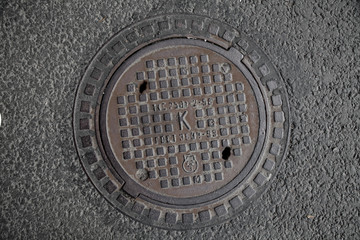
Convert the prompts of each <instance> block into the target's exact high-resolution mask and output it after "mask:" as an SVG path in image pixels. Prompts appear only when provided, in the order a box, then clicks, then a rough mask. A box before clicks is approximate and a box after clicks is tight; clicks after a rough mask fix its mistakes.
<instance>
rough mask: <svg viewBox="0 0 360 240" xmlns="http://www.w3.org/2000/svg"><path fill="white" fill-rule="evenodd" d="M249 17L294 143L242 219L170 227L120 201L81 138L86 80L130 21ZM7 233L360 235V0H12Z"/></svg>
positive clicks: (4, 159) (5, 69) (247, 24)
mask: <svg viewBox="0 0 360 240" xmlns="http://www.w3.org/2000/svg"><path fill="white" fill-rule="evenodd" d="M175 12H176V13H194V14H199V15H205V16H210V17H211V18H214V19H218V20H220V21H223V22H226V23H228V24H230V25H231V26H233V27H236V28H238V29H240V30H241V31H243V32H244V33H246V34H247V35H248V36H249V37H250V38H252V39H253V40H254V41H255V42H256V43H257V44H258V46H259V47H260V48H262V49H263V50H264V52H265V53H266V54H267V55H268V57H269V58H270V59H271V61H272V62H273V63H274V65H275V66H276V67H277V68H278V70H279V72H280V74H281V75H282V77H283V79H284V80H285V83H286V87H287V90H288V95H289V101H290V107H291V118H292V120H291V121H292V124H291V128H292V132H291V137H290V148H289V154H288V156H287V158H286V159H285V160H284V162H283V164H282V166H281V168H280V170H279V172H278V175H277V176H276V178H275V179H274V181H273V182H272V184H271V187H270V188H269V189H268V191H267V192H266V193H265V194H263V195H262V197H261V198H260V199H258V200H256V201H254V202H253V204H252V205H251V206H250V207H249V208H248V209H247V210H246V211H244V212H243V213H242V214H241V215H239V216H238V217H237V218H235V219H233V220H231V221H228V222H226V223H224V224H221V225H218V226H214V227H209V228H204V229H198V230H191V231H167V230H161V229H157V228H153V227H150V226H146V225H143V224H141V223H138V222H136V221H134V220H132V219H130V218H128V217H126V216H124V215H123V214H121V213H120V212H118V211H116V210H115V209H114V208H113V207H112V206H111V205H110V204H109V203H108V202H107V201H106V200H105V199H104V198H103V197H102V196H101V195H100V194H99V193H98V192H97V190H96V189H95V188H94V187H93V186H92V184H91V183H90V181H89V180H88V178H87V176H86V174H85V172H84V171H83V169H82V167H81V164H80V161H79V159H78V156H77V153H76V149H75V146H74V141H73V132H72V108H73V103H74V97H75V92H76V87H77V85H78V83H79V82H80V79H81V76H82V75H83V73H84V72H85V69H86V66H87V64H88V63H89V62H90V60H91V59H92V57H93V56H94V54H95V53H96V52H97V50H99V49H100V47H101V46H102V45H103V44H104V43H105V42H106V41H107V40H108V39H109V38H110V37H111V36H112V35H113V34H115V33H116V32H118V31H120V30H121V29H123V28H124V27H126V26H128V25H130V24H132V23H135V22H137V21H140V20H142V19H145V18H147V17H150V16H155V15H158V14H166V13H175ZM0 16H1V33H0V48H1V50H0V59H1V64H0V79H1V80H0V114H1V126H0V163H1V164H0V186H1V195H0V238H1V239H360V210H359V209H360V200H359V199H360V164H359V161H360V147H359V143H360V137H359V127H360V109H359V105H360V94H359V90H360V63H359V62H360V1H345V0H338V1H336V0H322V1H315V0H307V1H305V0H300V1H294V0H284V1H261V0H256V1H250V0H225V1H211V0H209V1H187V0H182V1H174V0H172V1H171V0H170V1H169V0H157V1H150V0H149V1H106V0H101V1H99V0H98V1H85V0H79V1H65V0H62V1H60V0H59V1H2V2H1V3H0Z"/></svg>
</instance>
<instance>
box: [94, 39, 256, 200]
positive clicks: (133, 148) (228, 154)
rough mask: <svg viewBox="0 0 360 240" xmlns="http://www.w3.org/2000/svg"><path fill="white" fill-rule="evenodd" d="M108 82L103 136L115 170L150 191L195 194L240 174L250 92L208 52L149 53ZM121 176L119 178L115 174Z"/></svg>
mask: <svg viewBox="0 0 360 240" xmlns="http://www.w3.org/2000/svg"><path fill="white" fill-rule="evenodd" d="M117 76H119V77H117V79H112V81H115V84H114V85H113V86H112V87H111V88H110V89H107V90H106V91H110V93H108V94H109V95H108V96H109V98H108V103H107V105H106V111H105V115H101V117H102V118H105V119H102V120H103V121H101V122H103V123H105V125H106V126H105V129H106V131H105V133H104V132H102V134H103V135H106V136H105V137H106V138H107V139H108V142H109V145H110V148H111V151H112V154H113V156H114V157H115V161H116V163H115V164H119V165H120V166H121V168H122V169H123V170H124V172H125V173H126V175H127V176H129V177H130V178H131V179H132V180H133V181H135V182H136V183H137V184H139V185H141V186H142V187H144V188H146V189H148V190H150V191H151V192H154V193H157V194H160V195H165V196H169V197H176V198H189V197H196V196H201V195H204V194H208V193H211V192H214V191H215V190H217V189H220V188H222V187H223V186H225V185H226V184H227V183H229V182H230V181H231V180H233V179H234V178H235V177H236V176H238V175H239V174H240V172H241V171H242V170H243V168H244V167H245V166H246V164H247V163H248V161H249V159H250V157H251V155H252V153H253V151H254V148H255V145H256V142H257V140H258V129H259V112H258V106H257V101H256V98H255V95H254V92H253V89H252V87H251V86H250V84H249V82H248V81H247V80H246V78H245V76H244V75H243V73H242V72H241V71H240V70H239V69H238V68H237V66H235V65H234V64H233V63H232V62H231V61H230V60H228V59H226V58H225V57H223V56H222V55H220V54H218V53H216V52H214V51H211V50H209V49H207V48H204V47H200V46H192V45H181V44H177V45H171V46H167V47H163V48H157V49H153V50H152V51H149V52H147V53H146V54H143V55H141V56H139V57H137V58H136V59H133V60H132V62H130V63H129V62H127V67H126V68H125V69H123V70H122V72H121V73H120V74H117ZM120 175H121V174H120Z"/></svg>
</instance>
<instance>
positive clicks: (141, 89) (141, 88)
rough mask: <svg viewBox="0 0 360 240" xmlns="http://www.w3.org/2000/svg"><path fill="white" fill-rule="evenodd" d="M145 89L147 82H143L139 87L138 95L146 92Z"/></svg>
mask: <svg viewBox="0 0 360 240" xmlns="http://www.w3.org/2000/svg"><path fill="white" fill-rule="evenodd" d="M146 87H147V81H144V82H143V83H142V84H141V85H140V87H139V92H140V94H141V93H143V92H144V91H145V90H146Z"/></svg>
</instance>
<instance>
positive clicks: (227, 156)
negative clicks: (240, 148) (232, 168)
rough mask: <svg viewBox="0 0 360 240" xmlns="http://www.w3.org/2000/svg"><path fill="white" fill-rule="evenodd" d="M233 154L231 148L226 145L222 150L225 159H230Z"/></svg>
mask: <svg viewBox="0 0 360 240" xmlns="http://www.w3.org/2000/svg"><path fill="white" fill-rule="evenodd" d="M230 155H231V148H230V147H226V148H225V149H224V150H223V151H222V159H224V160H228V159H229V157H230Z"/></svg>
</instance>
